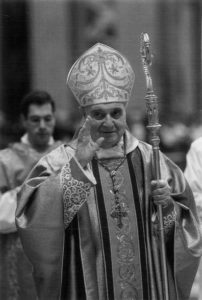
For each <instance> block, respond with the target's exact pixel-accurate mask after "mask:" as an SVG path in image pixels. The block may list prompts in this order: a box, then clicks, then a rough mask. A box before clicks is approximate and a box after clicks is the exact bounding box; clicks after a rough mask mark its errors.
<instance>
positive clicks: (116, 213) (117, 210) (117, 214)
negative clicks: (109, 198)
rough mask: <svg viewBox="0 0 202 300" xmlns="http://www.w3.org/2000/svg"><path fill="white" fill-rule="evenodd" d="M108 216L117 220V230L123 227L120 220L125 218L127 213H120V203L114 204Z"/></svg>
mask: <svg viewBox="0 0 202 300" xmlns="http://www.w3.org/2000/svg"><path fill="white" fill-rule="evenodd" d="M110 215H111V217H112V218H113V219H117V226H118V227H119V228H122V227H123V222H122V218H123V217H126V216H127V212H126V211H124V210H123V211H122V209H121V205H120V203H118V204H116V206H115V208H114V210H113V211H112V212H111V214H110Z"/></svg>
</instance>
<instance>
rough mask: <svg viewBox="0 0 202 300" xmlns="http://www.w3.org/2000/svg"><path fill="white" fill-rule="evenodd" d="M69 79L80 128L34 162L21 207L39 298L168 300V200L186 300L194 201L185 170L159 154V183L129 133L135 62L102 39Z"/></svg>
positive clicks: (172, 278)
mask: <svg viewBox="0 0 202 300" xmlns="http://www.w3.org/2000/svg"><path fill="white" fill-rule="evenodd" d="M67 83H68V85H69V87H70V89H71V90H72V92H73V94H74V95H75V98H76V99H77V101H78V103H79V106H80V107H81V110H82V112H83V116H84V124H83V126H82V128H81V129H80V130H79V132H78V134H77V135H76V136H77V138H75V139H74V140H73V141H72V142H71V143H70V144H68V145H62V146H60V147H58V148H57V149H56V150H54V151H52V152H51V153H49V154H48V155H46V156H44V157H43V158H42V159H41V160H40V161H39V162H38V164H37V165H36V167H35V168H34V169H33V171H32V173H31V174H30V175H29V177H28V178H27V180H26V182H25V184H24V187H23V190H22V192H21V193H20V194H19V203H18V208H17V213H16V223H17V226H18V230H19V233H20V236H21V240H22V243H23V246H24V251H25V252H26V254H27V256H28V258H29V260H30V261H31V263H32V265H33V270H34V273H33V274H34V279H35V283H36V287H37V293H38V298H39V299H40V300H41V299H43V300H46V299H68V300H70V299H74V300H75V299H88V300H89V299H93V300H94V299H102V300H106V299H108V300H113V299H116V300H117V299H138V300H145V299H150V300H162V298H163V297H162V293H163V292H162V281H161V277H160V257H159V251H158V249H159V247H160V241H159V238H158V234H159V232H158V218H157V217H156V212H157V207H158V205H162V211H163V218H164V224H163V225H164V227H165V239H166V250H167V251H166V253H167V256H166V262H167V266H168V282H169V296H170V299H172V300H175V299H178V300H185V299H188V298H189V293H190V289H191V285H192V282H193V278H194V276H195V273H196V269H197V267H198V261H199V256H200V255H201V236H200V234H199V229H198V219H197V216H196V208H195V203H194V200H193V195H192V192H191V190H190V188H189V186H188V184H187V182H186V180H185V178H184V176H183V174H182V172H181V170H180V169H179V168H178V167H177V166H176V165H175V164H174V163H173V162H171V161H170V160H169V159H168V158H167V157H165V156H164V155H163V154H162V153H161V152H160V153H159V156H160V157H159V159H160V171H161V180H159V181H157V180H153V179H154V174H153V171H152V170H153V168H152V147H151V146H150V145H148V144H147V143H144V142H141V141H138V140H137V139H136V138H135V137H134V136H132V135H131V133H130V132H129V131H128V129H127V124H126V107H127V103H128V101H129V99H130V95H131V90H132V87H133V83H134V72H133V70H132V68H131V66H130V64H129V62H128V61H127V59H126V58H125V57H124V56H123V55H122V54H121V53H120V52H118V51H116V50H115V49H113V48H111V47H108V46H106V45H103V44H100V43H98V44H96V45H94V46H93V47H92V48H90V49H89V50H87V51H86V52H85V53H84V54H83V55H82V56H81V57H80V58H79V59H78V60H77V61H76V62H75V64H74V65H73V66H72V68H71V70H70V71H69V74H68V78H67ZM185 274H186V276H185Z"/></svg>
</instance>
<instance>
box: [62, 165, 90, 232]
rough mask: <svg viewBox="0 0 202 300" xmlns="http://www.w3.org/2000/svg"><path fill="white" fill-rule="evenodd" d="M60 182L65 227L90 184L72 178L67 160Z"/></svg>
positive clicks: (85, 194)
mask: <svg viewBox="0 0 202 300" xmlns="http://www.w3.org/2000/svg"><path fill="white" fill-rule="evenodd" d="M60 182H61V187H62V194H63V202H64V226H65V229H66V228H67V227H68V225H69V224H70V222H71V221H72V219H73V218H74V216H75V214H76V213H77V211H78V210H79V208H80V207H81V205H82V204H83V203H84V202H85V201H86V199H87V197H88V195H89V191H90V187H91V184H90V183H84V182H83V181H79V180H76V179H74V178H73V177H72V175H71V168H70V163H69V162H68V163H66V164H65V166H64V167H63V168H62V171H61V177H60Z"/></svg>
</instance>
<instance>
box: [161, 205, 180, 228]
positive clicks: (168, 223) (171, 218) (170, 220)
mask: <svg viewBox="0 0 202 300" xmlns="http://www.w3.org/2000/svg"><path fill="white" fill-rule="evenodd" d="M176 217H177V213H176V211H175V210H173V211H172V212H171V213H170V214H168V215H167V216H164V217H163V224H164V228H165V229H170V228H172V227H173V225H174V223H175V221H176Z"/></svg>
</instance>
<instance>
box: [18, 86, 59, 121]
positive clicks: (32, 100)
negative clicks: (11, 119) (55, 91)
mask: <svg viewBox="0 0 202 300" xmlns="http://www.w3.org/2000/svg"><path fill="white" fill-rule="evenodd" d="M46 103H50V105H51V107H52V110H53V112H54V111H55V102H54V100H53V98H52V97H51V95H50V94H49V93H47V92H46V91H42V90H34V91H31V92H30V93H28V94H26V95H25V96H24V97H23V99H22V101H21V104H20V111H21V114H22V115H23V116H24V117H25V118H27V115H28V111H29V107H30V105H31V104H36V105H43V104H46Z"/></svg>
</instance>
